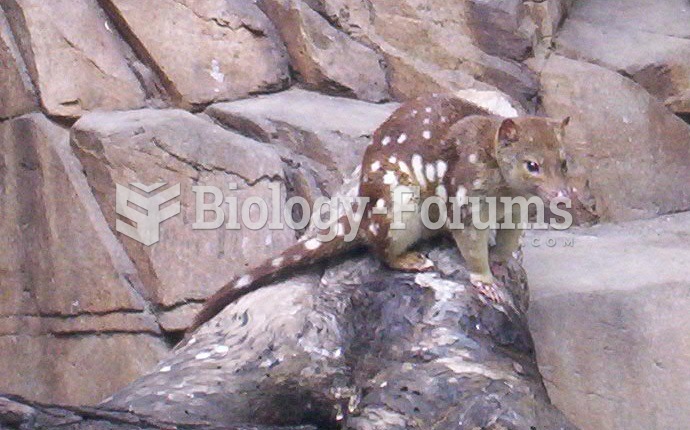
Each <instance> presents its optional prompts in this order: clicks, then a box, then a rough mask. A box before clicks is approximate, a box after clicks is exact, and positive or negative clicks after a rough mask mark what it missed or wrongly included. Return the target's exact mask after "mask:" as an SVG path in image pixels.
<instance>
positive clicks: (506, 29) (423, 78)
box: [310, 0, 538, 104]
mask: <svg viewBox="0 0 690 430" xmlns="http://www.w3.org/2000/svg"><path fill="white" fill-rule="evenodd" d="M310 3H316V4H317V5H320V7H321V10H323V11H324V14H325V15H326V16H329V18H331V19H332V20H333V21H334V22H336V23H337V25H339V26H340V27H341V28H343V29H345V30H346V31H348V32H349V33H350V34H351V35H352V36H353V37H354V38H356V39H357V40H361V41H362V42H363V43H365V44H366V45H367V46H372V47H376V49H377V51H379V52H381V53H382V54H383V56H384V58H385V61H386V65H387V67H388V74H389V83H390V86H391V93H392V94H393V96H394V97H395V98H398V99H403V98H405V99H406V98H411V97H415V96H418V95H420V94H422V93H430V92H454V91H457V90H461V89H477V90H500V91H502V92H504V93H506V94H508V95H510V96H511V97H513V98H514V99H516V100H518V101H519V102H520V103H523V104H525V103H528V101H530V100H532V98H533V97H534V95H535V94H536V93H537V89H538V84H537V82H536V78H535V76H534V74H533V73H532V72H531V71H530V70H529V69H527V68H526V67H524V66H523V65H521V64H520V63H517V62H516V61H515V58H520V59H522V58H524V57H525V56H526V55H527V54H526V53H527V52H529V51H531V44H532V43H533V41H535V40H537V39H536V38H535V36H534V35H535V32H536V26H535V25H534V24H530V23H528V22H527V21H530V22H531V17H530V16H529V15H528V14H527V13H526V12H525V11H524V10H523V8H522V7H521V6H519V5H517V3H518V2H513V1H507V2H501V4H500V5H492V4H490V3H489V2H483V1H482V2H480V1H476V2H471V1H462V2H458V1H449V0H434V1H432V2H421V3H420V2H418V1H416V0H405V1H402V2H397V1H396V2H393V1H387V0H376V1H366V2H365V1H364V0H338V1H336V2H333V3H331V2H326V1H322V0H312V1H311V2H310ZM482 7H485V9H487V8H488V9H491V10H492V13H496V14H497V15H499V16H501V17H502V19H501V20H500V23H499V22H497V21H486V20H485V19H481V18H482V16H483V15H482V14H483V13H484V12H483V11H482ZM317 9H318V7H317ZM525 20H526V21H525ZM523 21H525V22H524V24H521V22H523ZM487 22H493V24H494V25H491V26H489V25H488V24H487ZM514 22H515V23H514ZM481 41H484V42H486V43H485V44H484V45H482V43H481ZM489 42H490V43H489ZM489 45H491V46H489ZM516 45H519V46H521V48H520V49H521V53H519V54H516V53H515V52H512V50H513V49H514V48H515V46H516ZM482 48H483V49H484V50H482ZM509 52H510V55H508V56H507V57H505V58H504V57H501V56H502V55H504V54H507V53H509Z"/></svg>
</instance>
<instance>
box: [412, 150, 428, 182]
mask: <svg viewBox="0 0 690 430" xmlns="http://www.w3.org/2000/svg"><path fill="white" fill-rule="evenodd" d="M412 170H413V171H414V176H415V177H416V178H417V182H419V186H420V187H422V188H426V178H425V177H424V160H423V159H422V156H421V155H419V154H414V155H413V156H412Z"/></svg>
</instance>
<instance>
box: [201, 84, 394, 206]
mask: <svg viewBox="0 0 690 430" xmlns="http://www.w3.org/2000/svg"><path fill="white" fill-rule="evenodd" d="M285 106H290V107H291V108H290V109H285ZM396 107H397V104H395V103H389V104H383V105H381V104H372V103H366V102H362V101H356V100H351V99H346V98H339V97H331V96H325V95H322V94H319V93H316V92H310V91H304V90H300V89H293V90H290V91H284V92H281V93H278V94H273V95H269V96H262V97H257V98H255V99H248V100H241V101H237V102H232V103H221V104H217V105H213V106H211V107H209V108H208V109H207V111H206V113H207V114H208V115H210V116H212V117H213V118H215V119H216V120H218V121H219V122H221V123H222V124H224V125H226V126H228V127H230V128H233V129H235V130H238V131H239V132H240V133H242V134H244V135H247V136H250V137H253V138H255V139H258V140H261V141H263V142H270V143H272V144H275V145H279V146H281V147H284V148H287V149H289V150H290V151H291V154H288V156H293V157H298V158H300V160H306V161H307V164H308V165H309V168H307V169H300V170H301V171H302V175H304V174H308V173H309V171H310V170H312V171H313V172H314V173H315V176H316V178H315V179H314V181H313V182H312V183H313V184H314V185H315V186H318V185H319V184H321V186H322V187H323V188H324V189H323V191H326V193H325V194H328V195H333V194H334V193H335V192H336V191H337V190H338V188H339V187H340V185H341V184H342V183H343V181H344V180H345V179H346V178H348V177H349V175H350V174H351V173H352V171H353V170H354V169H355V168H356V167H357V166H358V165H359V164H360V163H361V161H362V156H363V155H364V150H365V149H366V147H367V146H368V145H369V144H370V143H371V141H370V139H371V135H372V134H373V132H374V130H376V128H378V126H379V125H381V123H383V122H384V121H385V120H386V119H387V118H388V117H389V116H390V115H391V114H392V113H393V110H395V108H396ZM307 181H308V179H307ZM304 188H305V190H307V192H309V191H310V190H309V189H310V188H311V187H310V186H308V185H307V186H305V187H304Z"/></svg>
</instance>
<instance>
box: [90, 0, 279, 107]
mask: <svg viewBox="0 0 690 430" xmlns="http://www.w3.org/2000/svg"><path fill="white" fill-rule="evenodd" d="M101 3H102V4H103V5H104V7H105V8H106V10H107V11H108V12H109V13H110V15H111V16H112V17H113V19H114V21H115V22H116V23H117V24H118V27H119V28H120V29H121V31H122V33H123V35H124V37H125V39H126V40H127V41H128V42H129V43H130V44H131V45H132V46H133V47H134V48H135V49H136V51H137V53H138V54H139V55H140V56H141V57H142V58H143V59H144V60H145V61H146V62H147V63H149V64H151V65H152V66H153V68H154V69H155V70H156V71H157V73H158V74H159V75H160V76H161V78H162V81H163V84H164V85H165V87H166V90H167V91H168V93H169V96H170V97H171V98H172V100H173V102H174V103H175V104H176V105H177V106H179V107H184V108H190V107H193V106H197V105H205V104H208V103H212V102H214V101H221V100H232V99H237V98H243V97H246V96H247V95H249V94H254V93H258V92H266V91H272V90H276V89H280V88H283V87H284V86H285V85H286V84H287V83H288V81H289V75H288V58H287V54H286V51H285V46H284V45H283V43H282V42H281V41H280V38H279V37H278V34H277V33H276V30H275V27H274V26H273V25H272V24H271V22H270V21H269V20H268V18H266V16H265V15H264V14H263V13H262V12H261V11H260V10H259V9H258V7H257V6H256V5H255V4H254V3H253V2H247V1H242V0H230V1H228V0H201V1H194V2H191V1H175V0H161V1H156V2H142V1H139V0H105V1H102V2H101Z"/></svg>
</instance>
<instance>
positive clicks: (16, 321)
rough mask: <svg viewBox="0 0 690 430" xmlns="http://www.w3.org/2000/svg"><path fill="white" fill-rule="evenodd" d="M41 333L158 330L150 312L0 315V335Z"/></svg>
mask: <svg viewBox="0 0 690 430" xmlns="http://www.w3.org/2000/svg"><path fill="white" fill-rule="evenodd" d="M18 333H21V334H22V335H31V336H45V335H63V336H64V335H75V334H82V335H83V334H93V333H147V334H153V335H160V334H161V329H160V327H159V326H158V323H157V322H156V318H155V317H154V316H153V315H151V314H145V313H127V312H113V313H109V314H104V315H77V316H72V317H69V318H65V317H52V316H16V317H1V318H0V335H10V336H11V335H15V334H18Z"/></svg>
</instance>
